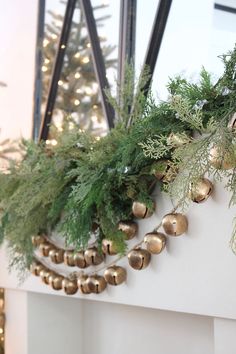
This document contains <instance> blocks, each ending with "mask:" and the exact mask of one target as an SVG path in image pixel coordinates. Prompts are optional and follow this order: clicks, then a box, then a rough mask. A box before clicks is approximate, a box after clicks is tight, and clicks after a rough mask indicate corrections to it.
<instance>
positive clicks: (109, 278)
mask: <svg viewBox="0 0 236 354" xmlns="http://www.w3.org/2000/svg"><path fill="white" fill-rule="evenodd" d="M177 208H178V206H177V207H175V208H174V209H173V210H172V212H171V213H169V214H167V215H166V216H164V218H163V219H162V222H161V223H160V224H159V225H158V226H157V227H156V228H155V229H154V230H153V231H152V232H150V233H147V234H146V235H145V236H144V238H143V239H142V240H141V241H139V242H138V243H137V244H136V245H134V246H133V247H132V248H131V249H130V250H128V251H127V252H126V254H125V255H123V256H119V257H118V258H117V259H116V260H113V261H112V262H111V263H110V264H108V265H107V264H106V263H105V258H104V253H106V254H108V255H113V256H114V255H116V252H112V251H111V250H112V248H111V246H112V241H110V240H106V239H104V240H103V241H104V242H103V244H102V250H103V252H104V253H103V254H102V253H100V254H99V252H98V250H97V248H96V247H95V246H94V245H93V246H91V247H89V248H88V249H86V250H84V251H75V250H74V251H72V250H70V251H65V250H63V249H60V248H58V247H56V246H55V244H51V245H50V242H49V239H48V238H45V237H41V238H39V237H32V243H33V244H34V245H35V247H36V249H37V248H38V249H40V247H41V245H44V244H46V245H50V246H51V247H52V248H53V249H52V250H51V251H50V252H51V253H52V254H53V255H55V254H63V255H65V254H66V258H64V260H65V264H66V265H68V266H73V267H74V266H77V267H78V268H81V269H82V268H85V264H86V267H88V266H93V265H99V264H100V263H101V260H102V262H103V263H104V264H103V265H102V266H101V267H100V268H98V269H96V271H92V272H87V273H85V272H84V271H79V272H76V271H75V272H72V273H69V274H66V275H62V274H60V273H58V272H57V273H56V272H55V271H54V270H51V269H49V266H48V265H47V266H44V265H43V264H42V263H40V262H41V261H40V260H37V261H34V262H33V264H32V265H31V267H30V271H31V273H32V274H34V275H36V276H39V277H40V278H41V280H42V282H43V283H44V284H46V285H50V286H51V288H52V289H53V290H56V291H58V290H64V292H65V294H67V295H74V294H76V293H77V291H78V290H79V291H80V293H81V294H83V295H88V294H91V293H94V294H100V293H101V292H103V291H104V290H105V289H106V287H107V284H108V285H113V286H117V285H120V284H122V283H124V282H125V281H126V278H127V272H126V269H125V268H124V267H121V266H118V265H117V264H116V263H118V262H119V261H120V260H121V259H122V258H123V257H125V256H127V258H128V263H129V265H130V267H132V268H133V269H135V270H142V269H145V268H147V267H148V265H149V263H150V261H151V255H152V254H153V255H157V254H160V253H161V252H162V251H163V250H164V248H165V245H166V241H167V237H166V235H165V234H163V233H161V232H159V231H158V230H159V228H160V227H163V228H164V229H165V225H166V218H167V217H168V223H170V225H171V226H168V227H171V232H170V231H169V232H168V233H169V235H175V236H176V235H180V234H183V233H184V232H185V231H186V229H187V219H186V217H185V216H184V215H182V214H180V213H176V210H177ZM122 225H123V224H122ZM125 225H126V226H127V225H128V226H132V228H131V229H132V230H133V232H134V231H135V232H136V231H137V224H136V223H135V222H133V221H132V222H131V221H129V222H128V223H127V224H125ZM168 225H169V224H168ZM35 239H37V242H35ZM142 245H145V246H146V248H143V247H142ZM50 252H49V257H50V260H51V262H52V263H54V264H58V263H57V260H55V258H54V257H51V256H50ZM72 255H73V257H72V259H73V262H72V263H70V262H69V263H68V259H67V257H68V256H69V257H70V256H72ZM85 255H87V263H86V258H85ZM98 256H99V257H100V258H99V261H98V260H97V259H98V258H97V257H98ZM35 257H36V258H37V255H35ZM44 257H45V258H46V257H47V256H44ZM69 259H70V258H69ZM76 259H79V260H80V262H77V263H76V261H75V260H76ZM81 259H82V260H83V263H81ZM91 260H92V261H91ZM96 263H97V264H96ZM103 270H104V274H103V275H100V274H99V273H101V272H102V271H103Z"/></svg>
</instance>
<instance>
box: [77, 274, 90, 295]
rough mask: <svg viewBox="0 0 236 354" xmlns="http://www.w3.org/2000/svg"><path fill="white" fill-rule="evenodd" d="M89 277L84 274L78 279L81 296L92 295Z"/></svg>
mask: <svg viewBox="0 0 236 354" xmlns="http://www.w3.org/2000/svg"><path fill="white" fill-rule="evenodd" d="M87 280H88V275H86V274H83V275H81V276H80V277H79V278H78V281H77V285H78V288H79V291H80V292H81V294H90V293H91V291H90V289H89V287H88V282H87Z"/></svg>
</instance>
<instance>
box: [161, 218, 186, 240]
mask: <svg viewBox="0 0 236 354" xmlns="http://www.w3.org/2000/svg"><path fill="white" fill-rule="evenodd" d="M162 226H163V228H164V230H165V232H166V233H167V234H168V235H170V236H180V235H182V234H183V233H184V232H186V231H187V229H188V220H187V218H186V216H185V215H183V214H180V213H173V214H167V215H165V216H164V218H163V219H162Z"/></svg>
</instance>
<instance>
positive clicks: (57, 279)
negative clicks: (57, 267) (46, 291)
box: [48, 274, 64, 290]
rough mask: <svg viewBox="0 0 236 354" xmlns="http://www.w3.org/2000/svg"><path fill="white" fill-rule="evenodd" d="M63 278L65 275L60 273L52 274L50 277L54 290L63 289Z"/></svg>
mask: <svg viewBox="0 0 236 354" xmlns="http://www.w3.org/2000/svg"><path fill="white" fill-rule="evenodd" d="M63 279H64V277H63V276H61V275H59V274H51V275H50V276H49V278H48V281H49V285H50V286H51V287H52V288H53V290H61V289H62V281H63Z"/></svg>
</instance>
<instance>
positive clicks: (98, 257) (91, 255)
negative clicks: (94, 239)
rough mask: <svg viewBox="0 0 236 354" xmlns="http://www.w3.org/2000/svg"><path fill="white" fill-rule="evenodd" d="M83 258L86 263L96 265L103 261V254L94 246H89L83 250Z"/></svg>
mask: <svg viewBox="0 0 236 354" xmlns="http://www.w3.org/2000/svg"><path fill="white" fill-rule="evenodd" d="M84 258H85V261H86V263H87V264H88V265H98V264H101V263H102V262H103V260H104V255H103V254H101V253H99V252H98V249H97V248H96V247H91V248H88V249H87V250H85V251H84Z"/></svg>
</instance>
